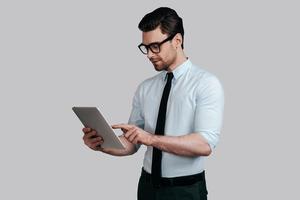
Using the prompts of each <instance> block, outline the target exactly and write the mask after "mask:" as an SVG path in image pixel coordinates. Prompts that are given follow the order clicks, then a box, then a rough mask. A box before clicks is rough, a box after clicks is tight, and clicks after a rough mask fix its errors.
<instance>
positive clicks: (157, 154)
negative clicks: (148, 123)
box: [151, 73, 174, 186]
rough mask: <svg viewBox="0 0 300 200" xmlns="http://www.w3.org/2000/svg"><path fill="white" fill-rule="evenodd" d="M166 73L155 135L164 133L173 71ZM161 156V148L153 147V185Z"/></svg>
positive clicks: (157, 176)
mask: <svg viewBox="0 0 300 200" xmlns="http://www.w3.org/2000/svg"><path fill="white" fill-rule="evenodd" d="M167 75H168V80H167V83H166V85H165V88H164V91H163V95H162V97H161V101H160V105H159V111H158V117H157V122H156V129H155V135H164V133H165V122H166V111H167V103H168V98H169V93H170V90H171V85H172V79H173V77H174V76H173V73H168V74H167ZM161 157H162V152H161V150H159V149H157V148H155V147H153V153H152V169H151V175H152V182H153V185H154V186H158V185H159V179H160V177H161Z"/></svg>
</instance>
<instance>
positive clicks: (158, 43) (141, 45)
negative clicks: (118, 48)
mask: <svg viewBox="0 0 300 200" xmlns="http://www.w3.org/2000/svg"><path fill="white" fill-rule="evenodd" d="M175 35H176V34H174V35H171V36H169V37H167V38H166V39H164V40H163V41H161V42H152V43H150V44H148V45H146V44H143V43H141V44H139V46H138V48H139V50H140V51H141V52H142V53H143V54H145V55H147V54H148V52H149V49H150V51H151V52H152V53H155V54H156V53H159V52H160V46H161V45H162V44H164V43H166V42H167V41H169V40H172V39H173V38H174V37H175ZM153 45H158V52H156V51H155V50H153V49H152V48H151V46H152V47H153ZM141 47H145V49H146V50H147V52H144V51H143V50H142V49H141Z"/></svg>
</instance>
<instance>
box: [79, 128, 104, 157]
mask: <svg viewBox="0 0 300 200" xmlns="http://www.w3.org/2000/svg"><path fill="white" fill-rule="evenodd" d="M82 131H83V132H84V136H83V138H82V139H83V141H84V144H85V145H86V146H88V147H89V148H91V149H93V150H95V151H101V150H102V148H101V145H102V144H103V138H102V137H100V136H98V135H97V132H96V131H95V130H93V129H91V128H83V129H82Z"/></svg>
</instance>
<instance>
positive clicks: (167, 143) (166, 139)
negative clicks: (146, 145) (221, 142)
mask: <svg viewBox="0 0 300 200" xmlns="http://www.w3.org/2000/svg"><path fill="white" fill-rule="evenodd" d="M151 146H153V147H156V148H158V149H160V150H162V151H165V152H169V153H172V154H176V155H180V156H189V157H195V156H208V155H209V154H210V153H211V148H210V146H209V144H208V143H207V141H206V140H205V139H204V138H203V136H201V135H200V134H199V133H191V134H188V135H184V136H159V135H154V136H153V140H152V144H151Z"/></svg>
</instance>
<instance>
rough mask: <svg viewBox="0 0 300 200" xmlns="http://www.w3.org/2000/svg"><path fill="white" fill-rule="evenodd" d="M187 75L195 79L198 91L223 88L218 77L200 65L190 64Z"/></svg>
mask: <svg viewBox="0 0 300 200" xmlns="http://www.w3.org/2000/svg"><path fill="white" fill-rule="evenodd" d="M189 76H190V78H191V79H194V80H195V82H196V85H197V88H198V91H199V92H201V91H204V90H221V91H222V90H223V86H222V83H221V82H220V80H219V78H218V77H217V76H216V75H215V74H213V73H211V72H209V71H207V70H205V69H204V67H203V66H201V65H194V64H192V65H191V68H190V73H189Z"/></svg>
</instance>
